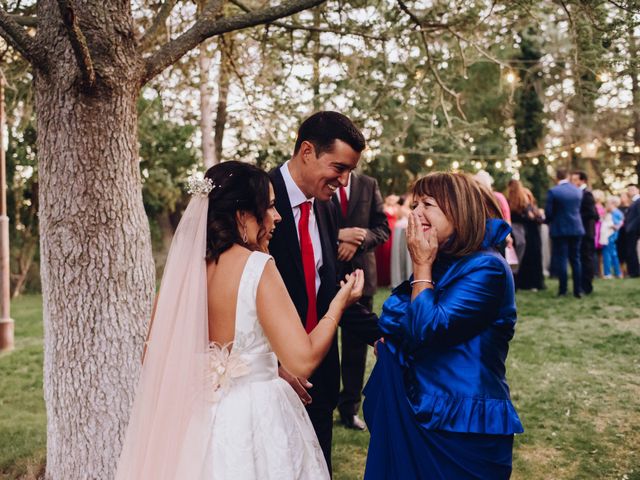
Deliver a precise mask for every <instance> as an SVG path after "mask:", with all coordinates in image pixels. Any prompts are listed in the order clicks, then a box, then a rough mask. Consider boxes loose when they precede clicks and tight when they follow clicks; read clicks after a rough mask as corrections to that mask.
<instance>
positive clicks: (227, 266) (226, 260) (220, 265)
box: [207, 245, 251, 274]
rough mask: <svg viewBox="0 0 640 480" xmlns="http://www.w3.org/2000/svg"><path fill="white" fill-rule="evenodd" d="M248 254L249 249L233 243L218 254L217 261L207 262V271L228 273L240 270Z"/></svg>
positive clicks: (249, 253) (210, 272)
mask: <svg viewBox="0 0 640 480" xmlns="http://www.w3.org/2000/svg"><path fill="white" fill-rule="evenodd" d="M249 255H251V251H250V250H249V249H247V248H244V247H242V246H240V245H233V246H232V247H231V248H229V249H228V250H227V251H225V252H224V253H222V254H221V255H220V258H218V261H217V262H209V263H208V264H207V273H209V274H212V273H218V272H220V273H222V272H227V273H229V272H232V271H235V270H238V269H240V270H241V269H242V267H243V266H244V264H245V262H246V261H247V258H249Z"/></svg>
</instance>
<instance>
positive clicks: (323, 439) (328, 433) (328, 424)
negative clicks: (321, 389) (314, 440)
mask: <svg viewBox="0 0 640 480" xmlns="http://www.w3.org/2000/svg"><path fill="white" fill-rule="evenodd" d="M307 413H308V414H309V419H310V420H311V423H312V424H313V429H314V430H315V431H316V436H317V437H318V443H320V448H321V449H322V453H323V454H324V459H325V460H326V461H327V466H328V467H329V473H332V469H331V440H332V438H333V408H328V407H313V403H312V404H311V405H310V406H309V407H307Z"/></svg>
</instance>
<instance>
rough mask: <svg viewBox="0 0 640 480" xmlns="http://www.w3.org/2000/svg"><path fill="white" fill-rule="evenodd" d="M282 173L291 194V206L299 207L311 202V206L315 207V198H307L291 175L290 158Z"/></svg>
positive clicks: (288, 192) (288, 193) (289, 194)
mask: <svg viewBox="0 0 640 480" xmlns="http://www.w3.org/2000/svg"><path fill="white" fill-rule="evenodd" d="M280 173H282V178H283V179H284V186H285V187H286V189H287V195H288V196H289V203H291V208H295V207H299V206H300V205H301V204H303V203H304V202H311V206H312V207H313V202H314V200H315V198H313V197H311V198H307V197H306V195H305V194H304V193H303V192H302V190H300V187H298V185H297V184H296V182H295V181H294V180H293V177H292V176H291V171H290V170H289V160H287V161H286V162H285V164H284V165H283V166H282V168H281V169H280Z"/></svg>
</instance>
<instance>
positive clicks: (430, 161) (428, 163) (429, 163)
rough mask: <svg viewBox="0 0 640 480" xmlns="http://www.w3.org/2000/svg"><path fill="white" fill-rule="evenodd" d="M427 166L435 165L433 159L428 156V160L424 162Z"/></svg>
mask: <svg viewBox="0 0 640 480" xmlns="http://www.w3.org/2000/svg"><path fill="white" fill-rule="evenodd" d="M424 164H425V165H426V166H427V167H433V159H431V158H427V161H426V162H424Z"/></svg>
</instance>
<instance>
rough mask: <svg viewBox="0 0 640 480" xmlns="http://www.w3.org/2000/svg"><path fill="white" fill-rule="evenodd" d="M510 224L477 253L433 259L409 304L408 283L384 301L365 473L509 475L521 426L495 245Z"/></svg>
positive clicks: (507, 299) (511, 320) (392, 477)
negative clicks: (428, 280) (426, 282)
mask: <svg viewBox="0 0 640 480" xmlns="http://www.w3.org/2000/svg"><path fill="white" fill-rule="evenodd" d="M509 231H510V227H509V226H508V225H507V224H506V223H505V222H503V221H502V220H489V221H488V222H487V231H486V235H485V239H484V242H483V245H482V250H481V251H479V252H476V253H473V254H470V255H467V256H465V257H462V258H450V257H449V258H447V257H445V256H444V255H439V256H438V259H437V260H436V263H435V264H434V268H433V276H434V280H435V282H436V287H435V288H434V289H433V290H431V289H427V290H424V291H423V292H421V293H420V294H419V295H418V296H417V297H416V299H415V300H414V301H413V302H412V301H411V287H410V285H409V282H405V283H403V284H401V285H400V286H398V287H397V288H396V289H394V290H393V292H392V294H391V296H390V297H389V298H388V299H387V301H386V302H385V304H384V306H383V310H382V314H381V316H380V321H379V324H380V328H381V329H382V331H383V332H384V333H385V343H384V344H382V343H379V344H378V359H377V362H376V365H375V367H374V369H373V371H372V373H371V376H370V378H369V381H368V383H367V386H366V387H365V389H364V395H365V401H364V405H363V410H364V416H365V421H366V422H367V425H368V427H369V430H370V432H371V440H370V443H369V451H368V456H367V464H366V470H365V476H364V478H365V480H379V479H380V480H382V479H384V480H400V479H416V480H417V479H446V480H452V479H454V480H457V479H487V480H489V479H490V480H500V479H508V478H509V477H510V475H511V461H512V448H513V435H514V434H515V433H522V432H523V428H522V424H521V423H520V419H519V418H518V414H517V413H516V411H515V408H514V407H513V405H512V403H511V400H510V396H509V386H508V385H507V382H506V379H505V360H506V357H507V352H508V349H509V340H511V338H512V337H513V334H514V327H515V323H516V305H515V291H514V284H513V276H512V274H511V269H510V268H509V266H508V265H507V263H506V262H505V261H504V259H503V258H502V257H501V256H500V255H499V254H498V253H497V252H496V251H495V249H494V248H492V247H493V246H495V245H497V244H498V243H500V242H501V241H502V240H504V238H505V237H506V236H507V234H508V233H509Z"/></svg>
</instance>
